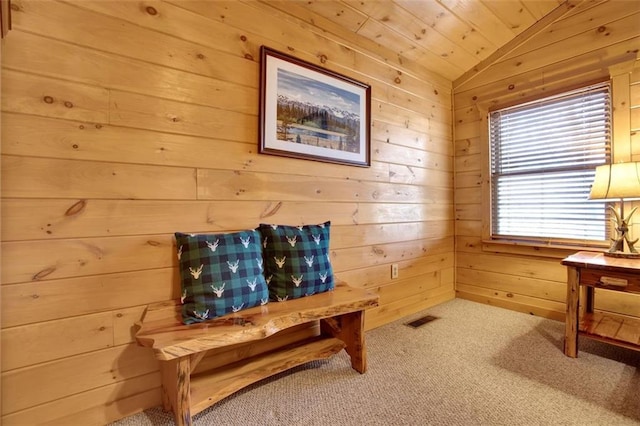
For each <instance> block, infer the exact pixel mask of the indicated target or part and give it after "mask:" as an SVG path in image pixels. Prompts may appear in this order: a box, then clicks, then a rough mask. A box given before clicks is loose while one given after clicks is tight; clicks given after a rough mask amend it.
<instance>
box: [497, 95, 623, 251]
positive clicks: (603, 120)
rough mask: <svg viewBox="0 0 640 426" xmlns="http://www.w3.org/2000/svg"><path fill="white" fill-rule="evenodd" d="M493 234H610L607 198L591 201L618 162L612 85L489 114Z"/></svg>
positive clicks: (577, 239) (548, 238) (562, 237)
mask: <svg viewBox="0 0 640 426" xmlns="http://www.w3.org/2000/svg"><path fill="white" fill-rule="evenodd" d="M489 131H490V135H489V137H490V143H491V237H492V238H494V239H506V240H520V241H533V242H536V241H538V242H542V241H543V242H544V243H545V244H563V245H566V244H573V245H589V244H595V243H596V242H600V243H601V242H602V241H604V240H607V239H608V232H609V226H608V209H607V208H606V206H607V205H606V203H604V202H595V201H589V200H588V196H589V190H590V187H591V184H592V182H593V177H594V175H595V168H596V166H598V165H601V164H606V163H610V159H611V93H610V86H609V84H608V83H602V84H598V85H593V86H589V87H586V88H583V89H579V90H575V91H572V92H569V93H564V94H561V95H558V96H554V97H551V98H545V99H541V100H537V101H534V102H529V103H526V104H521V105H517V106H514V107H509V108H504V109H500V110H497V111H492V112H490V114H489Z"/></svg>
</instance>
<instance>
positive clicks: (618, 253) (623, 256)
mask: <svg viewBox="0 0 640 426" xmlns="http://www.w3.org/2000/svg"><path fill="white" fill-rule="evenodd" d="M604 255H605V256H608V257H618V258H621V259H640V253H627V252H624V251H605V252H604Z"/></svg>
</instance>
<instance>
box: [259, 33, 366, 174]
mask: <svg viewBox="0 0 640 426" xmlns="http://www.w3.org/2000/svg"><path fill="white" fill-rule="evenodd" d="M370 122H371V87H370V86H369V85H366V84H364V83H361V82H358V81H355V80H353V79H351V78H349V77H345V76H343V75H340V74H338V73H335V72H332V71H328V70H325V69H324V68H321V67H318V66H316V65H313V64H310V63H307V62H304V61H302V60H299V59H296V58H294V57H292V56H289V55H286V54H284V53H281V52H277V51H275V50H272V49H270V48H268V47H265V46H262V47H261V49H260V142H259V144H260V147H259V152H260V153H263V154H274V155H282V156H286V157H294V158H303V159H308V160H317V161H326V162H331V163H338V164H348V165H354V166H362V167H368V166H370V165H371V158H370V157H371V152H370V151H371V148H370V140H369V138H370V135H369V128H370Z"/></svg>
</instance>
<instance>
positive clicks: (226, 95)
mask: <svg viewBox="0 0 640 426" xmlns="http://www.w3.org/2000/svg"><path fill="white" fill-rule="evenodd" d="M12 12H13V15H12V18H13V30H12V31H11V32H10V34H9V35H8V37H7V38H6V39H4V40H3V42H2V43H3V44H2V82H3V84H2V116H1V118H0V119H1V122H2V158H1V160H2V163H1V170H2V206H1V207H2V241H1V250H2V264H1V267H2V273H1V280H2V282H1V291H2V331H1V340H2V382H1V383H2V420H3V422H4V424H7V425H12V424H39V423H46V422H58V423H66V424H104V423H106V422H109V421H112V420H115V419H118V418H121V417H123V416H126V415H129V414H132V413H134V412H136V411H140V410H142V409H144V408H148V407H152V406H156V405H159V404H160V390H159V374H158V372H157V369H158V366H157V363H156V361H155V360H154V358H153V356H152V354H151V351H149V350H146V349H144V348H140V347H138V346H137V345H136V344H135V339H134V332H135V326H134V324H135V322H136V321H139V320H140V318H141V315H142V314H143V312H144V307H145V306H146V305H147V304H148V303H153V302H157V301H162V300H167V299H171V298H175V297H178V295H179V294H180V291H179V283H178V274H177V269H176V258H175V255H174V251H175V247H174V240H173V232H175V231H185V232H224V231H234V230H240V229H246V228H250V227H255V226H257V225H258V224H259V223H261V222H267V223H287V224H296V225H297V224H305V223H319V222H322V221H325V220H331V221H332V243H331V256H332V262H333V265H334V268H335V271H336V273H337V275H338V277H339V278H342V279H344V280H346V281H348V282H350V283H351V284H352V285H354V286H358V287H366V288H369V289H371V290H373V291H376V292H378V293H379V294H380V300H381V305H380V307H378V308H376V309H373V310H371V311H369V312H368V313H367V315H366V324H367V327H368V328H372V327H376V326H379V325H382V324H385V323H387V322H389V321H393V320H395V319H398V318H401V317H404V316H406V315H408V314H412V313H414V312H417V311H419V310H422V309H424V308H426V307H429V306H432V305H434V304H437V303H441V302H443V301H446V300H449V299H451V298H453V297H454V261H455V254H454V207H453V206H454V195H453V189H454V184H453V171H454V164H455V161H454V155H455V152H454V150H455V149H458V148H456V147H454V143H453V138H452V96H451V94H452V88H451V87H452V85H451V82H450V81H448V80H446V79H444V78H442V77H440V76H438V75H436V74H433V73H431V72H428V71H426V70H422V69H418V68H416V67H415V65H413V64H407V65H401V64H399V63H397V61H393V60H392V61H389V60H387V59H385V58H382V57H381V56H379V55H378V54H377V53H376V52H369V51H362V50H359V49H357V48H353V47H352V46H350V43H349V40H344V39H340V38H339V37H337V36H334V35H330V34H326V33H325V32H323V31H322V30H320V29H317V28H314V27H312V26H311V27H310V26H309V25H308V24H303V23H302V22H301V21H298V20H296V19H295V18H293V17H291V16H289V15H287V14H284V13H282V12H281V11H279V10H277V9H276V8H272V7H270V6H269V5H268V4H266V3H260V2H240V1H229V2H223V1H216V2H188V3H187V2H181V1H153V0H152V1H145V2H144V3H142V2H134V1H121V2H117V1H108V2H105V1H86V0H72V1H46V2H43V1H36V0H12ZM261 45H267V46H270V47H272V48H275V49H278V50H281V51H285V52H289V53H291V54H293V55H295V56H297V57H299V58H300V59H303V60H307V61H310V62H312V63H314V64H318V65H321V66H324V67H326V68H327V69H330V70H333V71H337V72H340V73H343V74H345V75H347V76H349V77H352V78H355V79H357V80H361V81H364V82H366V83H368V84H370V85H371V86H372V103H371V105H372V127H371V153H372V164H371V167H370V168H360V167H349V166H341V165H334V164H328V163H319V162H312V161H304V160H296V159H289V158H284V157H276V156H268V155H259V154H257V142H258V141H257V138H258V93H259V92H258V90H259V75H258V74H259V48H260V46H261ZM460 149H461V148H460ZM471 179H473V178H471ZM391 263H398V264H399V266H400V277H399V279H397V280H391V278H390V264H391ZM45 377H46V380H43V378H45Z"/></svg>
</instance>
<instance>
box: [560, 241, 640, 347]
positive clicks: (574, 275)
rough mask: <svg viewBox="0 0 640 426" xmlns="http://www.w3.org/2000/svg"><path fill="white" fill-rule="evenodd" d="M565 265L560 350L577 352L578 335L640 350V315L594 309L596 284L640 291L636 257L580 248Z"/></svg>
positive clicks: (639, 274)
mask: <svg viewBox="0 0 640 426" xmlns="http://www.w3.org/2000/svg"><path fill="white" fill-rule="evenodd" d="M562 264H563V265H565V266H567V316H566V326H565V339H564V353H565V355H567V356H570V357H572V358H576V357H577V356H578V335H580V336H586V337H589V338H591V339H596V340H600V341H603V342H606V343H610V344H614V345H618V346H623V347H625V348H630V349H634V350H637V351H640V318H636V317H631V316H626V315H620V314H614V313H610V312H594V310H593V305H594V290H595V289H596V288H599V289H606V290H611V291H620V292H624V293H636V294H640V260H638V259H623V258H616V257H609V256H605V255H604V254H603V253H594V252H586V251H581V252H578V253H576V254H573V255H571V256H569V257H567V258H566V259H564V260H563V261H562Z"/></svg>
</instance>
